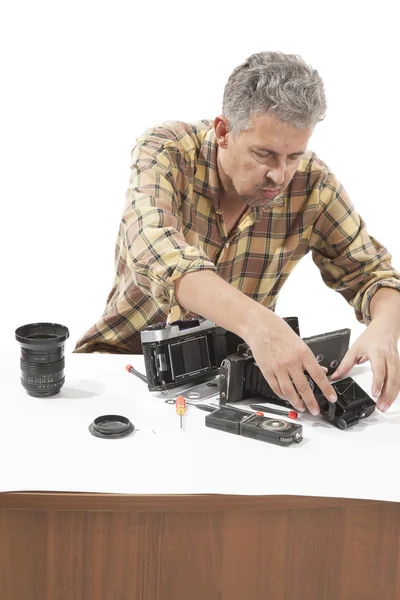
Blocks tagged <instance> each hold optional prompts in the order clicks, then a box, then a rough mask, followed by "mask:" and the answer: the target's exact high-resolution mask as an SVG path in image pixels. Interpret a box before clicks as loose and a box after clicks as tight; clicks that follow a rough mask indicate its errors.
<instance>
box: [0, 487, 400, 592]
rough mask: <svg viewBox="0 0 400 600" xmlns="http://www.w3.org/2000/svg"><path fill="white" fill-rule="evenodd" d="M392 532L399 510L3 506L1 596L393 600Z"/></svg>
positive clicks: (399, 527) (397, 561) (397, 586)
mask: <svg viewBox="0 0 400 600" xmlns="http://www.w3.org/2000/svg"><path fill="white" fill-rule="evenodd" d="M64 501H65V499H64V500H63V502H64ZM114 501H115V499H114ZM170 502H171V500H170ZM186 502H189V498H187V499H186ZM399 534H400V506H399V505H397V504H389V503H370V504H367V503H366V504H365V505H364V506H362V505H360V506H357V505H356V504H352V505H350V506H347V507H346V506H336V507H335V506H333V507H326V508H321V507H312V508H305V507H304V506H299V507H298V508H290V509H288V508H285V507H281V508H274V509H264V510H248V511H245V510H244V509H242V508H240V509H239V510H234V509H232V510H225V511H223V510H220V509H218V510H212V509H209V510H203V511H200V510H197V511H195V510H186V511H185V510H183V511H181V512H179V511H177V510H168V511H164V512H161V511H160V512H155V511H154V510H152V511H149V512H145V511H130V512H129V511H127V510H124V511H122V510H120V511H116V512H114V513H113V512H111V511H98V510H97V511H75V512H74V511H72V510H70V511H60V510H50V511H49V512H48V513H45V512H43V511H39V510H32V509H30V510H27V511H23V510H22V509H21V508H20V509H19V510H14V511H13V510H11V509H6V510H0V598H1V600H110V599H112V600H188V599H190V600H261V599H262V600H264V599H266V600H269V599H271V600H288V599H289V598H290V600H305V599H308V598H310V599H314V598H315V599H318V600H377V599H379V600H398V598H399V595H398V591H399V590H400V569H399V565H400V556H399V553H400V548H399Z"/></svg>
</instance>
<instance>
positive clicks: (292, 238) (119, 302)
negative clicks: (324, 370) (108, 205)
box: [75, 120, 400, 354]
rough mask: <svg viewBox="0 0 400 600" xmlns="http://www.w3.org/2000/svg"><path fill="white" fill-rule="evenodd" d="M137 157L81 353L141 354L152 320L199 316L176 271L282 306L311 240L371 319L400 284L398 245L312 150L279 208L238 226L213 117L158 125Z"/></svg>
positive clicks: (321, 264) (326, 271)
mask: <svg viewBox="0 0 400 600" xmlns="http://www.w3.org/2000/svg"><path fill="white" fill-rule="evenodd" d="M131 159H132V160H131V176H130V181H129V187H128V190H127V193H126V203H125V208H124V210H123V215H122V219H121V223H120V227H119V233H118V237H117V241H116V249H115V276H114V282H113V286H112V289H111V291H110V294H109V296H108V299H107V302H106V307H105V310H104V313H103V316H102V317H101V318H100V319H99V320H98V321H97V323H95V325H94V326H93V327H91V328H90V329H89V331H87V332H86V333H85V334H84V335H83V336H82V337H81V338H80V340H78V342H77V344H76V348H75V352H121V353H131V354H136V353H141V344H140V331H141V330H143V329H144V328H145V327H146V326H147V325H149V324H150V323H156V322H160V321H168V322H169V323H170V322H172V321H174V320H176V319H179V318H185V317H188V316H194V315H193V314H192V313H189V312H187V311H185V310H184V309H182V308H181V307H180V306H179V305H178V304H177V302H176V299H175V296H174V281H175V280H176V279H177V278H178V277H180V276H181V275H183V274H184V273H189V272H192V271H197V270H201V269H211V270H213V271H215V272H216V273H218V275H219V276H220V277H222V278H223V279H224V280H225V281H228V282H229V283H230V284H231V285H233V286H234V287H236V288H238V289H239V290H240V291H242V292H243V293H244V294H246V295H247V296H249V297H250V298H253V299H254V300H256V301H257V302H259V303H261V304H263V305H264V306H266V307H268V308H270V309H271V310H274V309H275V306H276V302H277V299H278V294H279V292H280V290H281V288H282V286H283V284H284V283H285V281H286V279H287V278H288V277H289V275H290V273H291V272H292V270H293V269H294V267H295V266H296V264H297V263H298V261H299V260H300V259H301V258H302V257H303V256H304V255H305V254H307V252H309V251H311V253H312V258H313V260H314V262H315V264H316V265H317V267H318V268H319V269H320V272H321V275H322V279H323V281H324V282H325V284H326V285H327V286H329V287H330V288H331V289H333V290H335V291H337V292H339V293H340V294H341V295H342V296H343V297H344V298H345V300H346V301H347V302H348V303H349V304H350V305H351V306H353V307H354V310H355V314H356V318H357V319H358V320H359V321H360V322H364V323H365V324H368V323H369V322H370V320H371V317H370V310H369V305H370V300H371V298H372V295H373V294H374V292H376V290H377V289H378V288H379V287H381V286H386V287H392V288H396V289H398V290H400V274H399V273H398V272H396V271H395V270H394V268H393V267H392V265H391V255H390V254H389V252H388V251H387V250H386V248H385V247H384V246H382V245H381V244H380V243H379V242H378V241H377V240H376V239H374V238H373V237H371V236H370V235H369V234H368V232H367V230H366V227H365V223H364V222H363V220H362V218H361V217H360V216H359V215H358V214H357V212H356V211H355V209H354V207H353V205H352V203H351V201H350V199H349V197H348V196H347V194H346V192H345V190H344V189H343V187H342V185H341V184H340V182H339V181H338V180H337V179H336V177H335V176H334V174H333V173H332V172H331V171H330V170H329V168H328V167H327V166H326V165H325V164H324V163H323V162H322V161H321V160H320V159H318V158H317V156H316V155H315V154H314V153H313V152H311V151H308V152H306V153H305V155H304V156H303V158H302V160H301V162H300V165H299V168H298V170H297V171H296V173H295V174H294V176H293V178H292V180H291V182H290V184H289V186H288V187H287V189H286V190H285V191H284V192H283V193H282V194H281V195H279V196H277V197H275V198H274V199H273V200H272V201H271V202H270V204H269V206H268V208H263V209H260V208H249V209H248V210H247V211H246V213H245V214H244V216H243V217H242V218H241V220H240V222H239V224H238V226H237V228H236V230H234V231H232V233H231V235H230V236H229V237H228V236H227V232H226V227H225V224H224V220H223V215H222V213H221V210H220V208H219V179H218V171H217V144H216V138H215V133H214V129H213V123H212V121H208V120H202V121H198V122H194V123H190V124H188V123H183V122H177V121H171V122H166V123H163V124H161V125H160V126H157V127H154V128H150V129H148V130H146V131H145V132H144V133H143V134H142V135H141V136H140V137H139V138H138V139H137V143H136V146H135V148H134V149H133V150H132V156H131ZM210 293H212V290H210Z"/></svg>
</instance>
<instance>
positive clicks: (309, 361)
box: [303, 354, 337, 402]
mask: <svg viewBox="0 0 400 600" xmlns="http://www.w3.org/2000/svg"><path fill="white" fill-rule="evenodd" d="M303 364H304V369H305V370H306V371H307V373H308V375H309V376H310V377H311V379H312V380H313V381H314V382H315V383H316V384H317V386H318V387H319V389H320V390H321V392H322V393H323V395H324V396H325V397H326V398H327V399H328V400H329V402H336V400H337V396H336V392H335V389H334V388H333V387H332V385H331V384H330V381H329V379H328V378H327V376H326V375H325V373H323V372H322V369H321V368H320V366H319V364H318V362H317V360H316V359H315V356H314V355H313V354H311V356H309V357H306V358H305V360H304V363H303Z"/></svg>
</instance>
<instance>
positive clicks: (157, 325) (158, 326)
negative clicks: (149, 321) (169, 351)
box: [146, 323, 165, 331]
mask: <svg viewBox="0 0 400 600" xmlns="http://www.w3.org/2000/svg"><path fill="white" fill-rule="evenodd" d="M146 329H147V331H155V330H157V329H165V323H154V325H149V326H148V327H146Z"/></svg>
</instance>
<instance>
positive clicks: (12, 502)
mask: <svg viewBox="0 0 400 600" xmlns="http://www.w3.org/2000/svg"><path fill="white" fill-rule="evenodd" d="M374 504H375V505H377V504H382V505H387V504H393V503H391V502H387V501H382V500H363V499H357V498H328V497H317V496H295V495H291V496H243V495H223V494H192V495H191V494H188V495H185V494H177V495H173V494H159V495H158V494H154V495H147V494H146V495H141V494H103V493H75V492H50V491H49V492H44V491H43V492H36V491H32V492H29V491H24V492H1V493H0V510H45V511H46V510H54V511H111V512H129V511H144V512H175V511H211V512H213V511H230V510H233V511H249V510H282V509H284V510H291V509H296V508H297V509H300V508H334V507H347V506H349V507H350V506H356V505H363V506H365V505H374Z"/></svg>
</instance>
